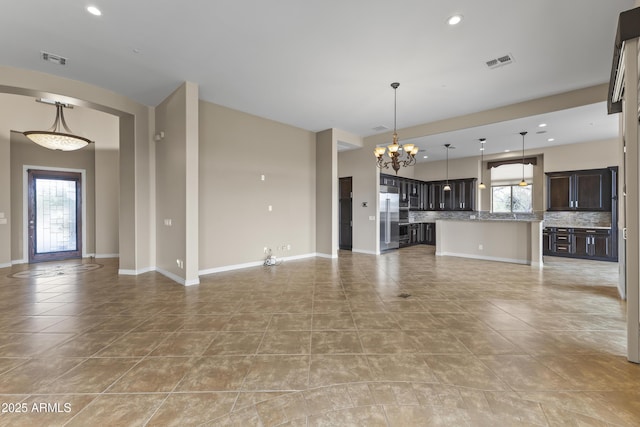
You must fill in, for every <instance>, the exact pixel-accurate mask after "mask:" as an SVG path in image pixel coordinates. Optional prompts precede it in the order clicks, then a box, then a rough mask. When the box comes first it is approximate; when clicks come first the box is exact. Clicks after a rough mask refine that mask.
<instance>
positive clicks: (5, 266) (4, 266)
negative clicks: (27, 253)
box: [0, 261, 13, 268]
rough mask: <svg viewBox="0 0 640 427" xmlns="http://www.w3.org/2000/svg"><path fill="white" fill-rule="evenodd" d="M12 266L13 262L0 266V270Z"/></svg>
mask: <svg viewBox="0 0 640 427" xmlns="http://www.w3.org/2000/svg"><path fill="white" fill-rule="evenodd" d="M12 265H13V261H11V262H10V263H8V264H0V268H8V267H11V266H12Z"/></svg>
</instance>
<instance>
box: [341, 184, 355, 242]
mask: <svg viewBox="0 0 640 427" xmlns="http://www.w3.org/2000/svg"><path fill="white" fill-rule="evenodd" d="M339 193H340V203H339V206H340V208H339V209H340V237H339V240H340V249H345V250H349V251H350V250H351V248H352V242H353V197H352V196H353V188H352V178H351V177H348V178H340V190H339Z"/></svg>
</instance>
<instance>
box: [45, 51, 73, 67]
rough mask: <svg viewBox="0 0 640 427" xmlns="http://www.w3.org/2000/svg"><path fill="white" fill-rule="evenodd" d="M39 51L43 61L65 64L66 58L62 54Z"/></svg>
mask: <svg viewBox="0 0 640 427" xmlns="http://www.w3.org/2000/svg"><path fill="white" fill-rule="evenodd" d="M40 53H41V55H42V60H43V61H47V62H53V63H54V64H58V65H67V58H65V57H63V56H60V55H55V54H53V53H49V52H40Z"/></svg>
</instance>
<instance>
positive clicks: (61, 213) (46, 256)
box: [27, 169, 82, 263]
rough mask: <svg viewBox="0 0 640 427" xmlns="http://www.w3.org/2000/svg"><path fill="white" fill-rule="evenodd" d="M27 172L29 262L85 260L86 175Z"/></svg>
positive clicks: (63, 172) (39, 171) (35, 170)
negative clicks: (84, 202)
mask: <svg viewBox="0 0 640 427" xmlns="http://www.w3.org/2000/svg"><path fill="white" fill-rule="evenodd" d="M27 172H28V184H27V185H28V213H27V220H28V230H27V231H28V245H29V262H30V263H33V262H41V261H58V260H65V259H73V258H82V174H81V173H78V172H66V171H56V170H38V169H29V170H28V171H27Z"/></svg>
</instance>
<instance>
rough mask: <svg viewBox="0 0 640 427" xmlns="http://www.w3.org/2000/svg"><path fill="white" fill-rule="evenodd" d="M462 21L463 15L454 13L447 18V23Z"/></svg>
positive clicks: (453, 23) (452, 23) (455, 23)
mask: <svg viewBox="0 0 640 427" xmlns="http://www.w3.org/2000/svg"><path fill="white" fill-rule="evenodd" d="M460 22H462V15H453V16H450V17H449V18H448V19H447V24H449V25H451V26H453V25H458V24H459V23H460Z"/></svg>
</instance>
